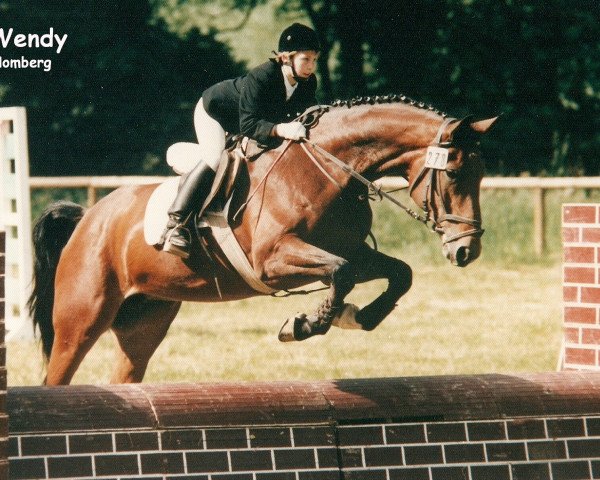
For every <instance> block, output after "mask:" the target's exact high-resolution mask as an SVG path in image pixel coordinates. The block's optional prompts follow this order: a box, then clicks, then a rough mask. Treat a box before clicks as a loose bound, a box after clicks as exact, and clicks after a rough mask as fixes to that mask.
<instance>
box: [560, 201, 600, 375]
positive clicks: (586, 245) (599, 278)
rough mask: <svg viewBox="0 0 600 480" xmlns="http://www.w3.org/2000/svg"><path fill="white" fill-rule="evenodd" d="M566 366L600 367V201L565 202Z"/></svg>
mask: <svg viewBox="0 0 600 480" xmlns="http://www.w3.org/2000/svg"><path fill="white" fill-rule="evenodd" d="M562 213H563V217H562V222H563V223H562V237H563V305H564V306H563V311H564V335H565V339H564V340H565V341H564V352H563V365H562V368H563V370H600V204H592V203H584V204H565V205H563V212H562Z"/></svg>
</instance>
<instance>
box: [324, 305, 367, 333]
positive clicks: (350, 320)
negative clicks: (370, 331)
mask: <svg viewBox="0 0 600 480" xmlns="http://www.w3.org/2000/svg"><path fill="white" fill-rule="evenodd" d="M359 311H360V308H358V307H357V306H356V305H354V304H352V303H345V304H344V308H343V310H342V311H341V312H340V313H338V314H337V315H336V316H335V318H334V319H333V321H332V322H331V324H332V325H334V326H336V327H338V328H343V329H345V330H362V325H361V324H360V323H358V322H357V321H356V315H357V313H358V312H359Z"/></svg>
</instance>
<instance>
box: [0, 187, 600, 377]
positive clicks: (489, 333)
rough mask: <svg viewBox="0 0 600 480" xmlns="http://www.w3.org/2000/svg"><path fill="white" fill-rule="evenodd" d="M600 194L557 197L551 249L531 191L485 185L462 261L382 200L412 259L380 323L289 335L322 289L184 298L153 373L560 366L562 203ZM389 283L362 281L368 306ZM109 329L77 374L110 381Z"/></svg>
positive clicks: (29, 371)
mask: <svg viewBox="0 0 600 480" xmlns="http://www.w3.org/2000/svg"><path fill="white" fill-rule="evenodd" d="M597 199H598V193H597V192H594V193H593V195H591V196H589V195H586V193H585V192H555V193H552V194H550V195H549V196H548V211H549V213H550V215H549V217H548V219H547V228H548V247H549V248H548V253H547V255H545V256H544V258H535V256H534V255H533V243H532V236H531V230H532V214H531V207H530V203H531V202H530V199H529V196H528V193H527V192H494V193H491V192H484V195H483V199H482V205H483V207H482V208H483V217H484V227H485V228H486V234H485V235H484V237H483V242H484V253H483V255H482V258H481V259H479V260H478V261H477V262H475V263H474V264H473V265H471V266H469V267H467V268H465V269H459V268H456V267H452V266H450V265H449V264H448V263H447V261H446V260H445V259H444V258H443V257H442V256H441V253H440V242H439V240H438V239H437V237H436V236H435V235H433V234H431V233H429V232H428V231H427V229H426V228H424V227H423V226H422V225H419V224H418V223H417V222H414V221H413V220H411V219H410V218H408V217H407V216H406V215H404V214H402V213H400V212H398V211H397V210H394V209H392V208H391V207H390V206H388V205H386V204H376V205H375V213H376V215H375V228H374V232H375V234H376V237H377V239H378V242H379V248H380V250H382V251H384V252H386V253H389V254H393V255H395V256H398V257H400V258H402V259H403V260H405V261H407V262H408V263H409V264H411V266H412V267H413V270H414V283H413V287H412V289H411V291H410V292H409V293H408V294H407V295H406V296H405V297H404V298H403V299H401V301H400V302H399V305H398V308H397V309H396V310H395V311H394V312H393V313H392V315H390V316H389V317H388V318H387V319H386V320H385V321H384V323H383V324H382V325H381V326H380V327H378V328H377V329H376V330H375V331H373V332H369V333H366V332H360V331H343V330H338V329H332V330H330V331H329V333H328V334H327V335H326V336H324V337H318V338H312V339H309V340H307V341H305V342H300V343H295V344H281V343H279V342H278V340H277V332H278V330H279V328H280V326H281V324H282V322H283V321H284V319H285V318H287V317H289V316H291V315H293V314H295V313H296V312H299V311H307V312H312V310H313V309H314V308H315V307H316V306H317V305H318V304H319V303H320V301H321V299H322V298H323V295H324V293H322V292H321V293H315V294H312V295H310V296H308V297H305V296H294V297H290V298H279V299H275V298H270V297H261V298H255V299H250V300H244V301H239V302H231V303H227V304H184V306H183V307H182V310H181V312H180V314H179V315H178V318H177V319H176V320H175V322H174V323H173V326H172V327H171V330H170V332H169V334H168V336H167V338H166V340H165V341H164V342H163V344H162V345H161V346H160V348H159V349H158V351H157V353H156V354H155V356H154V358H153V359H152V361H151V363H150V366H149V369H148V372H147V375H146V379H145V381H147V382H163V381H219V380H259V379H260V380H276V379H288V380H289V379H323V378H350V377H373V376H395V375H430V374H460V373H482V372H503V373H507V372H519V371H521V372H523V371H548V370H554V369H555V368H556V364H557V361H558V356H559V351H560V343H561V336H562V304H561V296H562V288H561V265H560V257H561V245H560V204H561V203H563V202H573V201H591V200H595V201H597ZM383 288H385V285H384V283H383V282H372V283H371V284H367V285H360V286H358V287H357V288H356V289H355V291H354V292H352V294H351V295H350V297H349V301H351V302H353V303H356V304H358V305H364V304H366V303H368V302H369V301H370V299H371V298H373V297H374V296H376V295H377V294H379V292H380V291H381V290H382V289H383ZM7 352H8V362H7V363H8V382H9V385H36V384H39V383H40V382H41V379H42V378H43V365H42V362H41V354H40V353H39V349H38V347H37V345H35V344H33V343H22V342H14V343H8V345H7ZM113 355H114V350H113V344H112V338H111V336H110V334H106V335H105V336H104V337H103V338H102V339H101V341H100V342H99V343H98V344H97V345H96V347H94V349H93V350H92V352H91V353H90V354H89V355H88V358H86V360H85V361H84V364H83V365H82V367H81V369H80V371H79V372H78V373H77V375H76V377H75V380H74V383H106V382H107V381H108V379H109V377H110V371H111V369H112V366H113Z"/></svg>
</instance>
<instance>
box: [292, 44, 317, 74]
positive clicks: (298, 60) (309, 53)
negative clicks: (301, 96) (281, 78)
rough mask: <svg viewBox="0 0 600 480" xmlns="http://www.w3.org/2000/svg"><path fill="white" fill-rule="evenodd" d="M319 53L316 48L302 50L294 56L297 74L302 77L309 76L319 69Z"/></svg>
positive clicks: (293, 61) (293, 60) (293, 62)
mask: <svg viewBox="0 0 600 480" xmlns="http://www.w3.org/2000/svg"><path fill="white" fill-rule="evenodd" d="M318 58H319V53H318V52H315V51H314V50H302V51H299V52H297V53H296V54H295V55H294V56H292V64H293V65H294V70H295V71H296V75H298V76H299V77H300V78H308V77H310V76H311V75H312V74H313V73H315V71H316V70H317V60H318Z"/></svg>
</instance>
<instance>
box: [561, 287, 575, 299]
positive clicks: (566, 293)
mask: <svg viewBox="0 0 600 480" xmlns="http://www.w3.org/2000/svg"><path fill="white" fill-rule="evenodd" d="M577 290H578V289H577V287H563V301H565V302H576V301H577Z"/></svg>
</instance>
